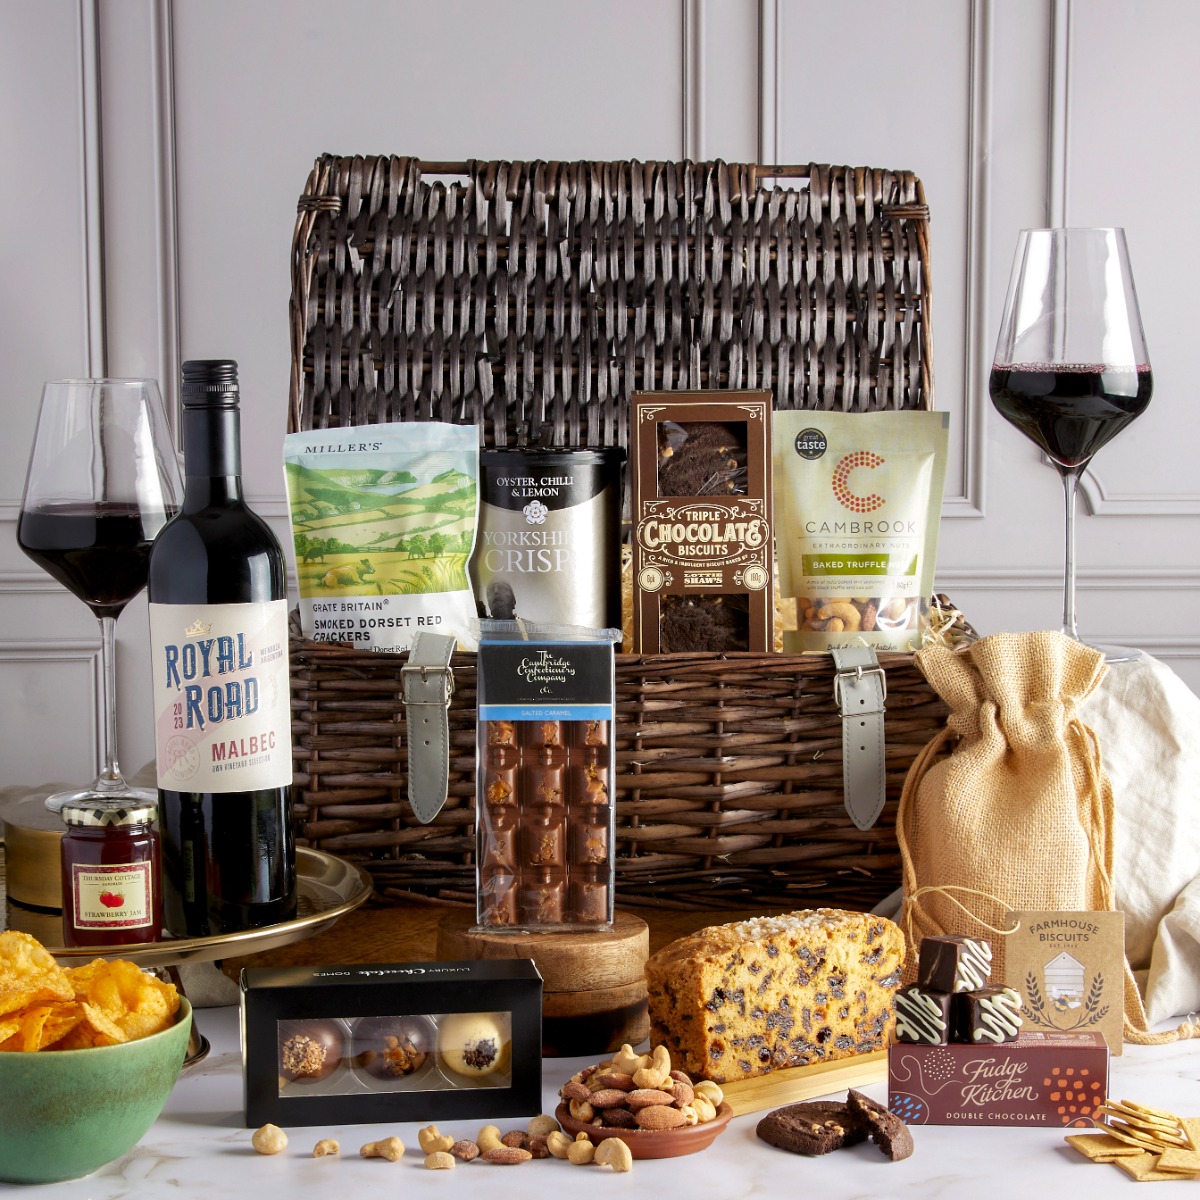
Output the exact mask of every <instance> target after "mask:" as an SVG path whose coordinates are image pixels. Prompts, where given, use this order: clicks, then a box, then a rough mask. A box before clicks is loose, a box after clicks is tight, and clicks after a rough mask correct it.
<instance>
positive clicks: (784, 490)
mask: <svg viewBox="0 0 1200 1200" xmlns="http://www.w3.org/2000/svg"><path fill="white" fill-rule="evenodd" d="M948 440H949V419H948V416H947V414H945V413H938V412H923V411H921V412H914V411H906V412H873V413H842V412H812V411H791V412H777V413H775V415H774V437H773V443H772V445H773V459H774V462H773V471H774V481H775V484H774V493H775V545H776V552H777V554H778V558H779V590H780V594H781V596H782V598H783V608H784V634H783V649H784V651H785V653H799V652H801V651H805V650H828V649H829V648H830V647H831V646H840V645H867V646H873V647H875V648H876V649H877V650H899V651H911V650H915V649H916V648H917V647H918V646H920V645H921V637H922V633H923V631H924V628H925V624H926V614H927V610H928V602H929V596H930V595H931V593H932V592H933V570H934V563H935V560H936V558H937V540H938V528H939V521H940V517H941V507H942V491H943V488H944V485H945V479H946V454H947V446H948ZM793 603H794V605H795V610H796V615H795V619H794V620H792V619H790V608H791V605H792V604H793Z"/></svg>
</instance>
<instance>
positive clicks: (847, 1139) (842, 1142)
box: [754, 1100, 867, 1155]
mask: <svg viewBox="0 0 1200 1200" xmlns="http://www.w3.org/2000/svg"><path fill="white" fill-rule="evenodd" d="M754 1132H755V1133H757V1134H758V1136H759V1137H760V1138H762V1140H763V1141H764V1142H768V1143H769V1144H770V1145H772V1146H778V1147H779V1149H780V1150H789V1151H791V1153H792V1154H808V1155H815V1154H828V1153H829V1152H830V1151H831V1150H839V1149H841V1147H842V1146H853V1145H854V1144H855V1143H856V1142H862V1141H865V1140H866V1137H867V1127H866V1124H865V1122H864V1120H863V1118H862V1117H861V1116H859V1115H858V1114H857V1113H855V1112H854V1111H853V1110H852V1109H851V1108H850V1106H849V1105H848V1104H842V1103H840V1102H839V1101H836V1100H816V1101H812V1102H809V1103H804V1104H788V1105H786V1106H785V1107H783V1108H777V1109H775V1110H774V1111H773V1112H769V1113H767V1115H766V1116H765V1117H763V1119H762V1120H761V1121H759V1123H758V1126H757V1127H756V1129H755V1131H754Z"/></svg>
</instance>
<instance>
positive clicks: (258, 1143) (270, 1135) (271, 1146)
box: [250, 1125, 288, 1154]
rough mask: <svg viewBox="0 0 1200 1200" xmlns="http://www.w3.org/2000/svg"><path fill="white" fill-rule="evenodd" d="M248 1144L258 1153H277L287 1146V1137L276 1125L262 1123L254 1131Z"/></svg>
mask: <svg viewBox="0 0 1200 1200" xmlns="http://www.w3.org/2000/svg"><path fill="white" fill-rule="evenodd" d="M250 1144H251V1145H252V1146H253V1147H254V1148H255V1150H257V1151H258V1152H259V1154H278V1153H279V1152H280V1151H281V1150H284V1149H285V1148H286V1147H287V1144H288V1137H287V1134H286V1133H284V1132H283V1130H282V1129H280V1128H279V1126H278V1125H264V1126H262V1128H260V1129H256V1130H255V1131H254V1136H253V1137H252V1138H251V1139H250Z"/></svg>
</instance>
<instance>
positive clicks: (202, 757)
mask: <svg viewBox="0 0 1200 1200" xmlns="http://www.w3.org/2000/svg"><path fill="white" fill-rule="evenodd" d="M287 639H288V630H287V601H286V600H268V601H264V602H261V603H252V604H151V605H150V644H151V654H152V660H153V675H154V682H153V688H154V710H155V746H156V748H157V758H158V786H159V787H160V788H165V789H167V790H168V791H177V792H244V791H251V790H254V789H257V788H275V787H284V786H286V785H287V784H289V783H291V781H292V740H291V695H290V691H289V679H288V653H287Z"/></svg>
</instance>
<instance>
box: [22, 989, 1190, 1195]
mask: <svg viewBox="0 0 1200 1200" xmlns="http://www.w3.org/2000/svg"><path fill="white" fill-rule="evenodd" d="M197 1018H198V1021H199V1023H200V1026H201V1028H202V1029H203V1031H204V1033H205V1035H206V1036H207V1037H208V1038H209V1040H210V1041H211V1042H212V1051H211V1053H210V1054H209V1056H208V1057H207V1059H205V1060H204V1061H203V1062H202V1063H200V1064H198V1065H197V1066H196V1067H193V1068H191V1069H190V1070H189V1071H187V1072H186V1073H185V1074H184V1075H183V1076H182V1077H181V1078H180V1080H179V1083H178V1084H177V1085H176V1087H175V1091H174V1093H173V1094H172V1096H171V1098H170V1100H169V1101H168V1103H167V1107H166V1109H165V1110H164V1112H163V1114H162V1116H161V1117H160V1118H159V1119H158V1121H157V1122H155V1124H154V1125H153V1126H152V1127H151V1129H150V1131H149V1132H148V1133H147V1134H146V1136H145V1137H144V1138H143V1139H142V1141H141V1144H140V1145H138V1146H137V1147H135V1148H134V1149H133V1150H132V1151H131V1152H130V1153H129V1154H127V1155H125V1156H124V1157H123V1158H121V1159H119V1160H117V1161H116V1162H114V1163H110V1164H109V1165H108V1166H106V1167H103V1168H101V1170H99V1171H98V1172H96V1173H95V1174H94V1175H91V1176H89V1177H88V1178H86V1179H80V1180H76V1181H73V1182H70V1183H61V1184H53V1185H47V1186H45V1187H42V1188H39V1189H37V1190H36V1191H34V1190H31V1191H30V1194H31V1195H51V1196H53V1197H55V1200H57V1198H58V1197H60V1196H61V1197H63V1198H64V1200H66V1198H69V1197H76V1198H79V1200H84V1198H86V1200H118V1198H125V1197H131V1198H138V1197H156V1198H159V1197H164V1196H170V1195H172V1194H175V1195H184V1196H198V1197H199V1196H204V1197H220V1198H221V1200H226V1198H231V1197H241V1196H245V1197H265V1196H268V1195H271V1196H282V1197H285V1198H286V1200H300V1198H303V1197H308V1196H313V1197H316V1196H321V1197H325V1198H328V1197H330V1196H334V1195H338V1194H343V1195H347V1196H350V1195H354V1194H355V1193H356V1192H359V1191H365V1190H367V1189H370V1190H371V1191H378V1189H387V1190H386V1192H385V1193H383V1194H389V1195H394V1194H405V1195H409V1196H413V1195H429V1196H433V1195H442V1196H453V1197H465V1196H468V1195H469V1196H474V1197H480V1196H482V1197H486V1200H539V1198H541V1197H545V1198H546V1200H560V1198H561V1197H563V1196H564V1195H566V1194H569V1195H570V1196H571V1197H572V1200H576V1198H578V1200H589V1198H591V1197H596V1198H597V1200H601V1198H603V1200H612V1198H614V1197H620V1196H637V1197H639V1200H640V1198H641V1197H645V1196H655V1197H658V1196H662V1195H673V1196H678V1197H679V1198H680V1200H684V1198H685V1197H686V1198H688V1200H694V1198H697V1197H709V1196H731V1197H732V1196H737V1197H742V1196H745V1197H775V1196H781V1197H782V1196H789V1197H791V1196H797V1195H798V1196H813V1197H819V1198H820V1200H851V1198H857V1197H862V1198H864V1200H867V1198H869V1200H876V1198H880V1197H883V1198H891V1197H896V1198H904V1197H914V1198H916V1197H920V1198H921V1200H937V1198H938V1197H946V1198H947V1200H950V1198H953V1200H964V1198H967V1200H987V1198H988V1197H993V1196H994V1197H1006V1198H1007V1197H1014V1196H1017V1197H1039V1196H1051V1195H1070V1194H1080V1193H1085V1194H1087V1195H1088V1197H1089V1200H1101V1198H1103V1197H1107V1196H1118V1195H1127V1194H1128V1189H1129V1188H1131V1187H1133V1186H1134V1181H1133V1180H1132V1179H1130V1178H1129V1177H1128V1176H1127V1175H1125V1174H1124V1173H1123V1172H1122V1171H1120V1170H1118V1169H1117V1168H1116V1167H1114V1166H1108V1165H1096V1164H1091V1163H1088V1162H1086V1161H1085V1160H1084V1159H1082V1158H1080V1157H1079V1156H1078V1155H1076V1154H1075V1153H1074V1152H1073V1151H1072V1150H1070V1148H1069V1147H1067V1146H1066V1145H1065V1143H1064V1142H1063V1134H1062V1131H1060V1130H1054V1129H1043V1128H1038V1129H1008V1128H1003V1129H1002V1128H989V1129H964V1128H947V1127H936V1126H922V1127H918V1128H916V1129H914V1131H913V1138H914V1141H915V1143H916V1152H915V1153H914V1155H913V1156H912V1158H910V1159H908V1160H906V1161H905V1162H901V1163H890V1162H888V1161H887V1160H886V1159H884V1158H883V1156H882V1155H881V1154H880V1153H879V1151H878V1150H876V1149H875V1148H874V1147H873V1146H871V1145H862V1146H856V1147H853V1148H851V1149H848V1150H841V1151H839V1152H837V1153H836V1154H831V1155H829V1156H827V1157H825V1158H818V1159H809V1158H800V1157H798V1156H796V1155H792V1154H787V1153H784V1152H783V1151H780V1150H776V1149H774V1148H772V1147H770V1146H767V1145H766V1144H765V1143H763V1142H760V1141H759V1140H758V1139H757V1138H756V1137H755V1135H754V1126H755V1123H756V1121H757V1119H758V1116H757V1115H751V1116H745V1117H739V1118H735V1119H734V1121H733V1122H732V1123H731V1125H730V1126H729V1128H728V1129H727V1130H726V1131H725V1133H724V1134H723V1135H721V1137H720V1138H718V1140H717V1141H716V1142H715V1143H714V1144H713V1146H712V1147H711V1148H710V1149H708V1150H705V1151H703V1152H701V1153H699V1154H694V1155H690V1156H688V1157H684V1158H676V1159H662V1160H659V1161H654V1162H649V1161H648V1162H635V1163H634V1169H633V1171H632V1172H631V1173H630V1174H628V1175H613V1174H612V1173H611V1172H610V1171H609V1170H608V1169H607V1168H599V1167H587V1168H581V1167H574V1166H571V1165H570V1164H568V1163H566V1162H561V1161H558V1160H556V1159H546V1160H539V1161H535V1162H530V1163H526V1164H524V1165H522V1166H521V1167H518V1168H512V1167H508V1168H505V1167H490V1166H485V1165H482V1164H480V1163H473V1164H470V1165H463V1164H460V1165H459V1166H458V1167H456V1168H455V1170H454V1171H444V1172H443V1171H426V1170H425V1169H424V1167H423V1166H422V1163H421V1160H422V1156H421V1154H420V1152H419V1148H418V1145H417V1129H418V1126H417V1125H415V1124H411V1123H410V1124H395V1125H358V1126H314V1127H311V1128H307V1127H303V1128H292V1129H289V1130H288V1133H289V1136H290V1139H291V1140H290V1145H289V1146H288V1148H287V1150H285V1151H284V1152H283V1153H282V1154H281V1155H278V1156H277V1157H274V1158H264V1157H262V1156H260V1155H258V1154H256V1153H255V1152H254V1151H253V1150H252V1149H251V1146H250V1132H251V1131H250V1130H248V1129H246V1128H245V1127H244V1126H243V1123H242V1079H241V1059H240V1055H239V1052H238V1041H237V1010H236V1009H233V1008H222V1009H201V1010H200V1011H199V1012H198V1014H197ZM581 1065H583V1062H582V1060H571V1059H551V1060H548V1061H547V1063H546V1070H545V1089H544V1097H543V1100H544V1107H545V1109H546V1111H553V1105H554V1103H555V1094H556V1092H557V1089H558V1086H559V1085H560V1083H561V1082H562V1081H563V1080H564V1079H566V1077H567V1076H568V1075H569V1074H570V1073H571V1072H572V1071H574V1070H576V1069H577V1067H578V1066H581ZM864 1090H865V1091H867V1092H868V1093H870V1094H871V1095H873V1096H875V1097H876V1098H877V1099H879V1100H884V1099H885V1096H886V1085H885V1084H883V1083H880V1084H878V1085H876V1086H874V1087H867V1088H865V1089H864ZM1110 1090H1111V1092H1112V1094H1113V1095H1115V1096H1119V1097H1126V1098H1129V1099H1134V1100H1141V1101H1143V1102H1145V1103H1148V1104H1154V1105H1158V1106H1161V1107H1165V1108H1168V1109H1171V1110H1172V1111H1175V1112H1182V1113H1183V1114H1184V1115H1197V1114H1200V1041H1191V1042H1187V1043H1183V1044H1179V1045H1169V1046H1153V1047H1140V1046H1128V1047H1126V1050H1125V1054H1124V1055H1123V1056H1121V1057H1120V1058H1114V1059H1113V1060H1112V1071H1111V1088H1110ZM838 1098H842V1097H838ZM484 1123H485V1122H483V1121H480V1122H478V1123H468V1122H443V1123H442V1129H443V1132H446V1133H454V1134H456V1135H458V1136H466V1137H469V1136H473V1135H474V1133H475V1132H476V1131H477V1129H478V1126H479V1125H482V1124H484ZM499 1123H500V1124H501V1125H502V1127H504V1128H510V1127H517V1126H518V1124H519V1122H517V1121H515V1120H514V1121H511V1122H499ZM392 1133H396V1134H398V1135H399V1136H400V1137H401V1138H402V1139H403V1141H404V1143H405V1145H406V1146H407V1147H408V1152H407V1153H406V1154H405V1156H404V1158H403V1159H402V1160H401V1161H400V1162H398V1163H388V1162H384V1161H380V1160H364V1159H360V1158H359V1157H358V1147H359V1146H360V1145H362V1143H364V1142H367V1141H372V1140H375V1139H376V1138H379V1137H386V1136H388V1135H389V1134H392ZM322 1137H335V1138H337V1139H338V1140H339V1141H340V1142H341V1144H342V1156H341V1157H340V1158H321V1159H313V1158H312V1157H311V1154H312V1147H313V1145H314V1144H315V1142H316V1141H317V1140H318V1139H319V1138H322ZM9 1190H11V1191H14V1192H15V1191H16V1190H17V1189H16V1188H12V1189H8V1188H6V1187H5V1185H3V1184H0V1192H4V1191H9Z"/></svg>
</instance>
